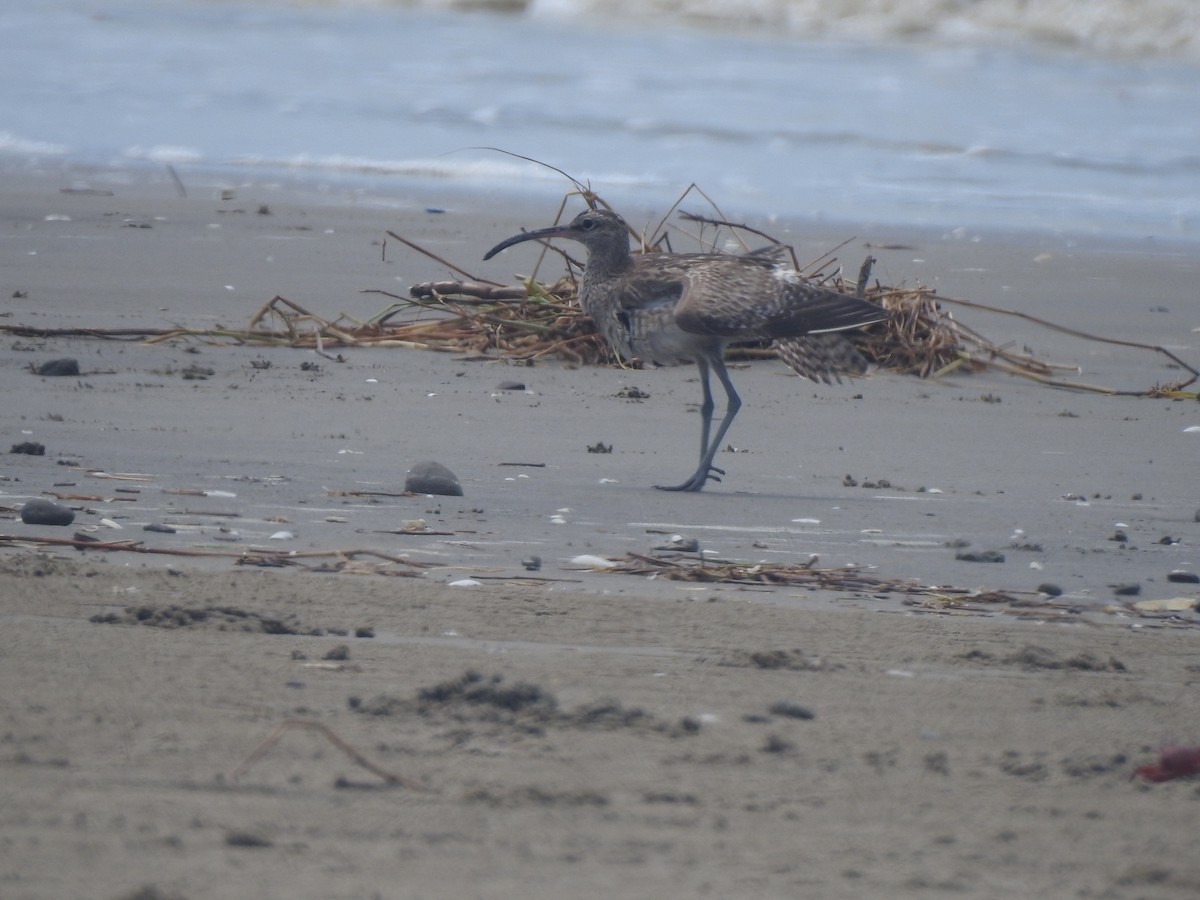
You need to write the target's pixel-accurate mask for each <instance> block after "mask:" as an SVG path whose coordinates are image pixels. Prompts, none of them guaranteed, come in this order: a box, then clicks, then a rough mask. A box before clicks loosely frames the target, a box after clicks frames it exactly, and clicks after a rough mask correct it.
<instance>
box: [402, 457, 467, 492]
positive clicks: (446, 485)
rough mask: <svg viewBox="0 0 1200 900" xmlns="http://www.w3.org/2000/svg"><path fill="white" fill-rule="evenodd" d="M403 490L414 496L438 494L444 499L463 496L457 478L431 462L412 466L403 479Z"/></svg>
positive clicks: (439, 465) (447, 470) (441, 466)
mask: <svg viewBox="0 0 1200 900" xmlns="http://www.w3.org/2000/svg"><path fill="white" fill-rule="evenodd" d="M404 489H405V490H406V491H411V492H412V493H414V494H439V495H441V496H445V497H461V496H462V495H463V489H462V485H461V484H459V483H458V476H457V475H455V474H454V473H453V472H451V471H450V470H449V469H447V468H446V467H445V466H443V465H442V464H441V463H439V462H433V461H432V460H428V461H426V462H419V463H414V464H413V466H412V468H411V469H409V470H408V477H406V478H405V479H404Z"/></svg>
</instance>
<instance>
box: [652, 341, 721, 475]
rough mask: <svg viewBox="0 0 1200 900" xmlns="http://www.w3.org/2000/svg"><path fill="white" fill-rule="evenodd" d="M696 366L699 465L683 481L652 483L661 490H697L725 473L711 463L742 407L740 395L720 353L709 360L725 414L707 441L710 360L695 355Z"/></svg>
mask: <svg viewBox="0 0 1200 900" xmlns="http://www.w3.org/2000/svg"><path fill="white" fill-rule="evenodd" d="M696 366H697V368H699V369H700V383H701V384H702V385H703V386H704V402H703V403H702V404H701V406H700V414H701V415H702V416H703V417H704V421H703V423H702V426H701V428H702V430H701V432H700V465H699V466H697V467H696V471H695V472H693V473H692V477H691V478H689V479H688V480H687V481H685V482H683V484H676V485H670V486H665V485H661V484H657V485H655V487H657V488H658V489H659V490H660V491H698V490H701V489H702V488H703V487H704V485H705V484H707V483H708V480H709V479H710V478H711V479H712V480H713V481H720V480H721V479H720V478H719V477H718V476H720V475H724V474H725V470H724V469H718V468H717V467H716V466H714V465H713V458H714V457H715V456H716V455H717V449H718V448H719V447H720V446H721V441H722V440H724V439H725V433H726V432H727V431H729V426H730V425H732V424H733V417H734V416H736V415H737V413H738V410H739V409H741V408H742V398H741V397H739V396H738V393H737V391H735V390H734V389H733V382H732V381H730V380H729V372H728V371H726V369H725V362H724V361H723V360H722V359H721V358H720V357H717V358H716V359H714V360H713V361H712V368H714V369H715V370H716V372H717V378H719V379H720V381H721V386H722V387H724V388H725V417H724V418H723V419H721V424H720V426H719V427H718V428H717V435H716V437H715V438H713V440H712V443H709V440H708V435H709V431H710V429H711V428H712V415H713V409H714V403H713V398H712V389H711V388H710V387H709V383H708V369H709V362H708V360H704V359H697V360H696Z"/></svg>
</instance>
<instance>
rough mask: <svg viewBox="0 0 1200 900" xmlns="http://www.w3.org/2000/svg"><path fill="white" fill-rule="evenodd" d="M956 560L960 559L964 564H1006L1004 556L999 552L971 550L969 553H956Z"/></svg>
mask: <svg viewBox="0 0 1200 900" xmlns="http://www.w3.org/2000/svg"><path fill="white" fill-rule="evenodd" d="M954 558H955V559H960V560H962V561H963V562H977V563H1002V562H1004V554H1003V553H1001V552H1000V551H999V550H978V551H976V550H971V551H969V552H967V553H955V554H954Z"/></svg>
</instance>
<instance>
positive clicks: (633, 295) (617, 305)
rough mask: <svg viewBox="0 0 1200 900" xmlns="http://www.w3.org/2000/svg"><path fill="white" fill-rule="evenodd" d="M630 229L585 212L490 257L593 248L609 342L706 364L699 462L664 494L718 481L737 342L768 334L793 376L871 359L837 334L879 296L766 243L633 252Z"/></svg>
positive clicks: (633, 354)
mask: <svg viewBox="0 0 1200 900" xmlns="http://www.w3.org/2000/svg"><path fill="white" fill-rule="evenodd" d="M629 235H630V232H629V228H628V226H627V225H626V224H625V221H624V220H623V219H622V218H621V217H620V216H618V215H617V214H616V213H614V212H610V211H608V210H605V209H588V210H584V211H583V212H582V213H580V214H579V215H578V216H576V217H575V218H574V219H573V220H572V221H571V222H570V223H568V224H565V225H556V226H554V227H551V228H542V229H539V230H537V231H525V232H522V233H521V234H517V235H514V236H513V237H510V238H509V239H508V240H505V241H501V242H500V243H499V244H497V245H496V246H495V247H493V248H492V249H491V250H489V251H488V252H487V254H486V255H485V256H484V259H491V258H492V257H493V256H495V255H496V254H497V253H499V252H500V251H501V250H504V249H505V248H507V247H511V246H512V245H513V244H519V243H521V242H522V241H536V240H546V239H547V238H568V239H570V240H573V241H578V242H579V243H581V244H583V246H584V247H585V248H586V249H587V265H586V267H585V268H584V271H583V277H582V279H581V280H580V282H579V302H580V305H581V306H582V307H583V311H584V312H585V313H586V314H587V315H589V316H591V318H592V319H593V320H594V321H595V323H596V327H597V329H598V330H599V332H600V334H601V335H603V337H604V339H605V340H606V341H607V342H608V344H609V346H611V347H612V348H613V350H614V351H615V352H616V353H617V354H618V355H619V356H621V357H622V358H624V359H626V360H633V359H638V358H640V359H642V360H643V361H648V362H652V363H655V364H658V365H675V364H678V363H681V362H686V361H693V362H695V364H696V366H697V368H699V370H700V384H701V386H702V387H703V389H704V401H703V402H702V403H701V405H700V415H701V417H702V424H701V431H700V465H699V466H698V467H697V468H696V471H695V472H693V473H692V475H691V476H690V477H689V478H688V479H687V480H686V481H684V482H683V483H681V484H676V485H670V486H665V485H655V487H657V488H659V489H660V490H664V491H698V490H700V489H702V488H703V487H704V485H705V484H706V483H707V482H708V480H709V479H712V480H714V481H720V480H721V479H720V477H719V476H721V475H724V474H725V471H724V470H723V469H719V468H717V467H716V466H715V465H713V457H715V456H716V453H717V448H718V447H719V446H720V444H721V441H722V440H724V439H725V433H726V432H727V431H729V426H730V425H731V424H732V423H733V419H734V416H736V415H737V412H738V410H739V409H740V408H741V405H742V401H741V398H740V397H738V394H737V391H735V390H734V388H733V382H732V381H731V380H730V378H729V372H728V371H727V370H726V368H725V347H726V345H727V344H729V343H731V342H733V341H752V340H772V341H774V342H775V346H776V350H777V351H778V353H779V355H780V357H782V359H783V360H784V362H786V363H787V364H788V365H789V366H790V367H791V368H792V369H793V370H795V371H796V373H797V374H799V375H803V376H804V377H806V378H811V379H812V380H813V381H824V382H825V383H826V384H828V383H829V380H830V377H831V376H832V377H834V378H837V376H838V374H839V373H846V374H859V373H861V372H863V371H865V370H866V361H865V360H864V359H863V358H862V356H861V355H860V354H859V353H858V351H857V350H855V349H854V347H853V346H852V345H851V344H850V342H849V341H847V340H846V339H845V338H843V337H842V336H841V335H838V334H833V333H832V332H838V331H843V330H845V329H848V328H857V327H858V326H860V325H868V324H870V323H872V322H878V321H880V320H881V319H884V318H886V313H885V312H884V311H883V310H882V309H881V308H880V307H878V306H876V305H875V304H873V303H868V302H867V301H866V300H861V299H859V298H857V297H851V296H849V295H846V294H840V293H838V292H836V291H832V290H828V289H827V288H822V287H818V286H816V285H813V284H809V283H808V282H806V281H805V280H804V279H803V278H802V277H801V276H800V275H799V273H797V272H796V271H795V270H794V269H793V268H792V267H791V266H790V265H787V264H785V263H784V262H783V261H782V259H781V258H780V254H778V253H773V252H771V250H770V249H768V250H766V251H762V252H756V253H750V254H746V255H744V256H731V255H726V254H718V253H655V254H638V255H634V254H633V253H631V252H630V249H629ZM710 371H712V372H714V373H716V376H717V379H718V380H719V381H720V382H721V386H722V387H724V388H725V397H726V406H725V415H724V417H723V418H722V419H721V424H720V425H719V426H718V427H717V433H716V436H715V437H713V438H712V439H711V440H710V439H709V437H710V434H711V431H712V420H713V408H714V404H713V396H712V389H711V387H710V386H709V372H710Z"/></svg>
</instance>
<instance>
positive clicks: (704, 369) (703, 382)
mask: <svg viewBox="0 0 1200 900" xmlns="http://www.w3.org/2000/svg"><path fill="white" fill-rule="evenodd" d="M696 368H697V369H699V370H700V387H702V388H703V389H704V402H702V403H701V404H700V459H701V461H703V460H704V457H705V456H707V455H708V435H709V433H710V432H711V431H712V417H713V410H714V409H715V408H716V404H714V403H713V395H712V387H711V386H710V385H709V383H708V360H706V359H705V358H704V357H698V358H697V359H696Z"/></svg>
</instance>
